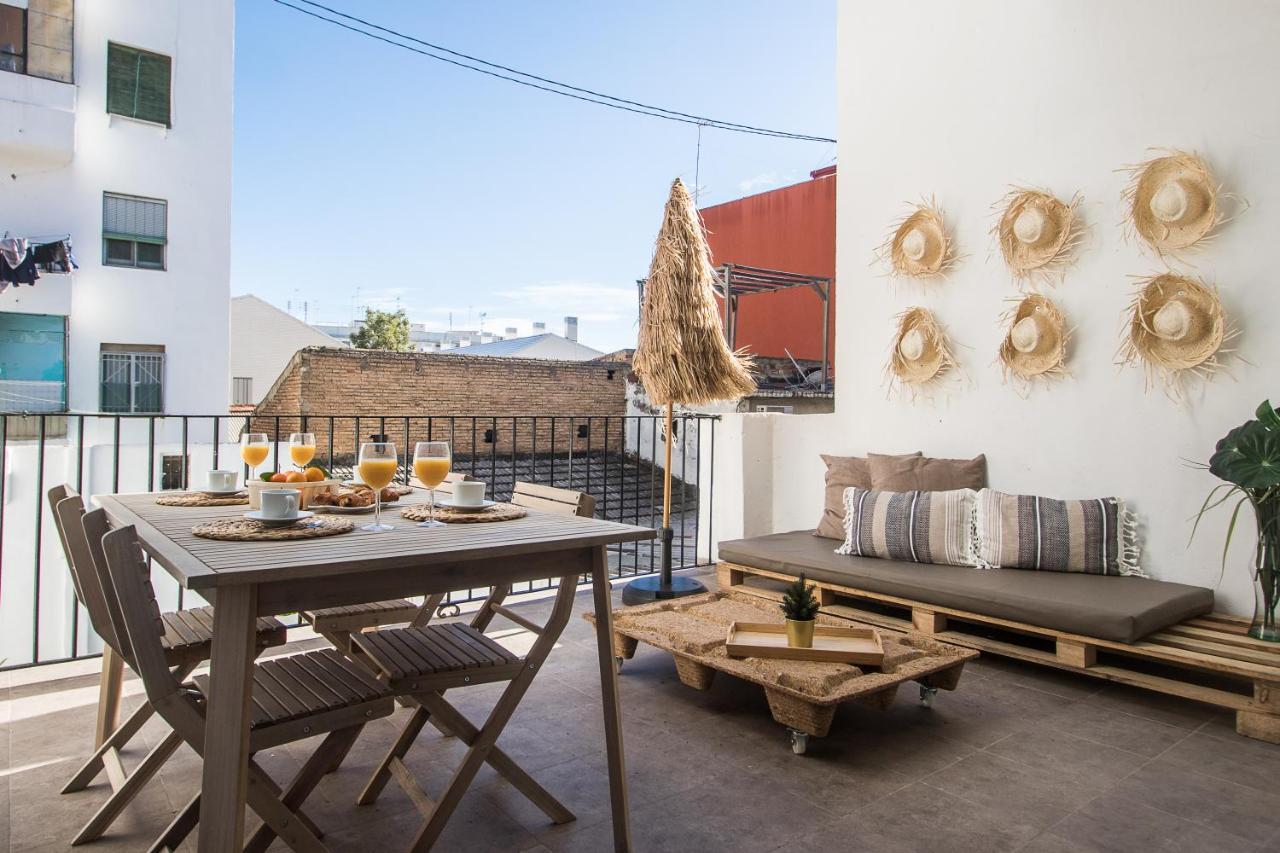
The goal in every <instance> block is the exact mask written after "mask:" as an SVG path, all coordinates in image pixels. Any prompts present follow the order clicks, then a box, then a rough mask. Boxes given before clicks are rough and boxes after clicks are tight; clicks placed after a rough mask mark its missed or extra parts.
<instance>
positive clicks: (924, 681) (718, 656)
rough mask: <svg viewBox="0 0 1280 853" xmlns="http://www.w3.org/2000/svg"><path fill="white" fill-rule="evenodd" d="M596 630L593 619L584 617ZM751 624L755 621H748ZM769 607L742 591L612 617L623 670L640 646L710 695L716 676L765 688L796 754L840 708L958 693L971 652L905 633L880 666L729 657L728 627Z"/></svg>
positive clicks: (828, 620)
mask: <svg viewBox="0 0 1280 853" xmlns="http://www.w3.org/2000/svg"><path fill="white" fill-rule="evenodd" d="M583 615H584V618H585V619H586V620H587V621H588V622H591V623H592V624H595V618H594V614H591V613H586V614H583ZM748 617H750V620H748ZM777 618H778V615H777V613H776V611H775V610H774V609H773V608H772V607H767V608H766V607H764V606H763V605H762V602H760V600H759V599H758V598H756V597H755V596H752V595H743V594H741V593H739V592H725V591H722V592H711V593H704V594H702V595H695V596H689V597H688V598H679V599H672V600H667V601H657V602H653V603H652V604H643V605H639V606H636V607H628V608H626V609H623V610H618V611H615V612H614V620H613V649H614V655H615V657H616V659H617V662H618V665H619V666H621V665H622V662H623V661H624V660H629V659H631V657H632V656H633V655H634V654H635V653H636V647H637V646H638V645H639V644H640V643H645V644H646V645H650V646H653V647H654V648H658V649H662V650H663V651H666V652H669V653H670V654H671V655H672V657H673V658H674V659H675V664H676V674H677V675H678V676H679V678H680V681H681V682H682V683H683V684H685V685H686V686H688V687H692V688H694V689H695V690H708V689H710V687H711V685H712V683H713V681H714V679H715V676H716V673H717V672H723V673H725V674H726V675H730V676H733V677H735V678H740V679H742V680H743V681H749V682H751V683H753V684H756V685H759V686H760V687H762V688H763V689H764V692H765V698H766V699H767V700H768V703H769V711H770V713H771V714H772V715H773V719H774V721H775V722H777V723H780V724H781V725H783V726H786V728H787V731H788V734H789V735H790V737H791V748H792V750H793V751H795V752H796V754H798V755H802V754H804V752H805V749H806V747H807V744H808V742H809V738H810V737H811V736H812V737H826V735H827V733H828V731H829V730H830V728H831V723H832V720H833V719H834V717H835V712H836V707H837V706H839V705H841V704H843V703H845V702H851V701H856V702H861V703H862V704H865V705H868V706H870V707H872V708H877V709H879V710H886V709H887V708H888V707H889V706H890V705H892V704H893V701H894V698H895V697H896V695H897V692H898V688H899V687H900V686H902V685H903V684H906V683H907V682H916V683H917V684H919V686H920V700H921V702H922V703H923V704H924V705H926V706H929V705H931V704H932V702H933V697H934V696H936V695H937V693H938V691H939V690H955V689H956V686H957V685H958V684H959V682H960V674H961V672H962V671H963V669H964V665H965V663H966V662H967V661H970V660H973V659H974V658H976V657H977V656H978V655H977V653H976V652H974V651H973V650H971V649H968V648H961V647H957V646H955V645H953V644H950V643H945V642H939V641H938V640H937V639H936V638H934V637H930V636H925V635H923V634H921V633H920V632H917V631H913V630H912V629H911V626H910V625H908V626H907V627H906V628H905V630H904V629H896V630H891V631H884V632H882V634H883V636H882V638H881V639H882V640H883V644H884V662H883V664H882V665H881V666H879V667H867V668H863V667H855V666H851V665H848V664H843V663H839V664H838V663H824V662H820V661H801V660H778V659H774V658H768V659H765V658H750V657H748V658H741V659H739V658H734V657H729V656H728V655H727V654H726V649H725V637H726V635H727V629H728V626H729V624H731V623H733V622H739V621H761V622H763V621H767V620H770V619H773V620H775V621H777ZM818 622H819V627H822V626H823V625H827V626H833V627H839V626H842V625H843V624H844V620H843V619H840V618H833V617H831V616H819V617H818Z"/></svg>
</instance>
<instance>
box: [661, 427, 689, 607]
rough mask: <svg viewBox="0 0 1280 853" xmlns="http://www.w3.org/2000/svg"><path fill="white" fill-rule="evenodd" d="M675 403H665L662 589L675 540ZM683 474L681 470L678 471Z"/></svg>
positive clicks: (668, 579)
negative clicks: (672, 465)
mask: <svg viewBox="0 0 1280 853" xmlns="http://www.w3.org/2000/svg"><path fill="white" fill-rule="evenodd" d="M674 408H675V403H667V415H666V419H667V432H666V436H667V442H666V447H665V448H664V450H663V456H664V462H663V465H662V583H661V587H662V589H664V590H667V589H671V544H672V542H673V541H674V540H675V531H674V530H672V529H671V445H672V443H673V441H672V439H673V438H674V435H673V434H672V429H671V427H672V422H673V421H674V419H675V418H674V416H673V410H674ZM680 473H681V475H683V474H684V472H683V471H681V472H680Z"/></svg>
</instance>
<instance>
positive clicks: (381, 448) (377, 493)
mask: <svg viewBox="0 0 1280 853" xmlns="http://www.w3.org/2000/svg"><path fill="white" fill-rule="evenodd" d="M398 470H400V459H399V457H397V456H396V446H395V444H393V443H392V442H390V441H370V442H367V443H365V444H362V445H360V462H359V464H358V465H357V466H356V472H357V473H358V474H359V475H360V482H362V483H364V484H365V485H366V486H368V487H369V488H371V489H373V501H374V503H373V506H374V509H373V523H372V524H366V525H364V526H363V527H361V528H360V529H361V530H368V531H370V532H372V533H381V532H383V531H385V530H394V529H395V528H393V527H392V526H391V525H390V524H383V523H382V490H383V489H385V488H386V487H387V486H389V485H391V481H392V480H394V479H395V478H396V472H397V471H398Z"/></svg>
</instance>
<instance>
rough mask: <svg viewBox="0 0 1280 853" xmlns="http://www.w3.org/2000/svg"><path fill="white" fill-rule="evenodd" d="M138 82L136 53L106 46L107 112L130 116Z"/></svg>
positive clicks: (111, 45)
mask: <svg viewBox="0 0 1280 853" xmlns="http://www.w3.org/2000/svg"><path fill="white" fill-rule="evenodd" d="M137 80H138V51H136V50H134V49H133V48H130V47H121V46H120V45H118V44H108V45H107V112H109V113H115V114H116V115H122V116H132V115H133V107H134V95H135V92H136V90H137Z"/></svg>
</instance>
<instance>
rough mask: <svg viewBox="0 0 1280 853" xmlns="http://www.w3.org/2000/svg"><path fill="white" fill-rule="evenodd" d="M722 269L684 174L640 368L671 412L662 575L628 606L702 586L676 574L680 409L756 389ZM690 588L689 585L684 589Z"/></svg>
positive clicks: (672, 206) (646, 310)
mask: <svg viewBox="0 0 1280 853" xmlns="http://www.w3.org/2000/svg"><path fill="white" fill-rule="evenodd" d="M715 282H716V273H715V269H714V268H713V267H712V265H711V250H710V248H709V247H708V246H707V238H706V233H705V231H704V229H703V226H702V219H701V218H700V217H699V216H698V210H697V208H696V207H694V204H693V198H692V197H691V196H690V195H689V191H688V190H687V189H685V186H684V183H682V182H681V181H680V179H679V178H677V179H676V180H675V182H674V183H673V184H672V185H671V197H670V198H669V199H668V200H667V207H666V210H664V211H663V214H662V228H661V229H660V230H659V231H658V239H657V240H656V242H655V243H654V247H653V261H652V262H651V263H650V265H649V277H648V278H647V279H646V280H645V285H644V302H643V304H642V305H641V306H640V335H639V341H638V343H637V344H636V354H635V359H634V362H633V364H634V366H635V371H636V374H637V375H638V376H639V377H640V380H641V382H643V383H644V388H645V393H646V394H647V395H648V397H649V399H650V400H651V401H652V402H654V403H656V404H658V405H661V406H664V407H665V409H666V412H665V415H666V427H667V431H666V436H667V440H666V464H665V467H664V472H663V498H662V575H661V579H660V583H645V581H646V580H648V579H641V580H638V581H633V582H632V583H630V584H628V585H627V590H626V592H627V594H626V595H624V600H625V601H627V603H637V602H639V601H651V600H653V599H654V598H674V597H675V596H677V595H682V594H691V593H692V592H697V591H700V590H701V589H702V585H701V584H698V583H697V582H696V581H693V582H689V581H688V580H687V579H684V578H681V579H680V580H681V581H682V583H680V584H675V585H673V581H672V578H671V540H672V531H671V443H672V419H673V413H674V406H675V404H677V403H680V404H686V405H688V404H701V403H710V402H713V401H716V400H733V399H737V398H739V397H744V396H746V395H748V394H750V393H752V392H753V391H755V390H756V383H755V379H753V378H752V376H751V360H750V358H748V357H747V356H745V355H744V354H743V353H741V352H736V353H735V352H733V351H732V350H730V349H729V345H728V343H726V342H725V339H724V331H723V329H722V327H721V321H720V312H719V311H718V309H717V306H716V294H715ZM686 586H688V587H689V589H688V590H686V589H684V587H686Z"/></svg>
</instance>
